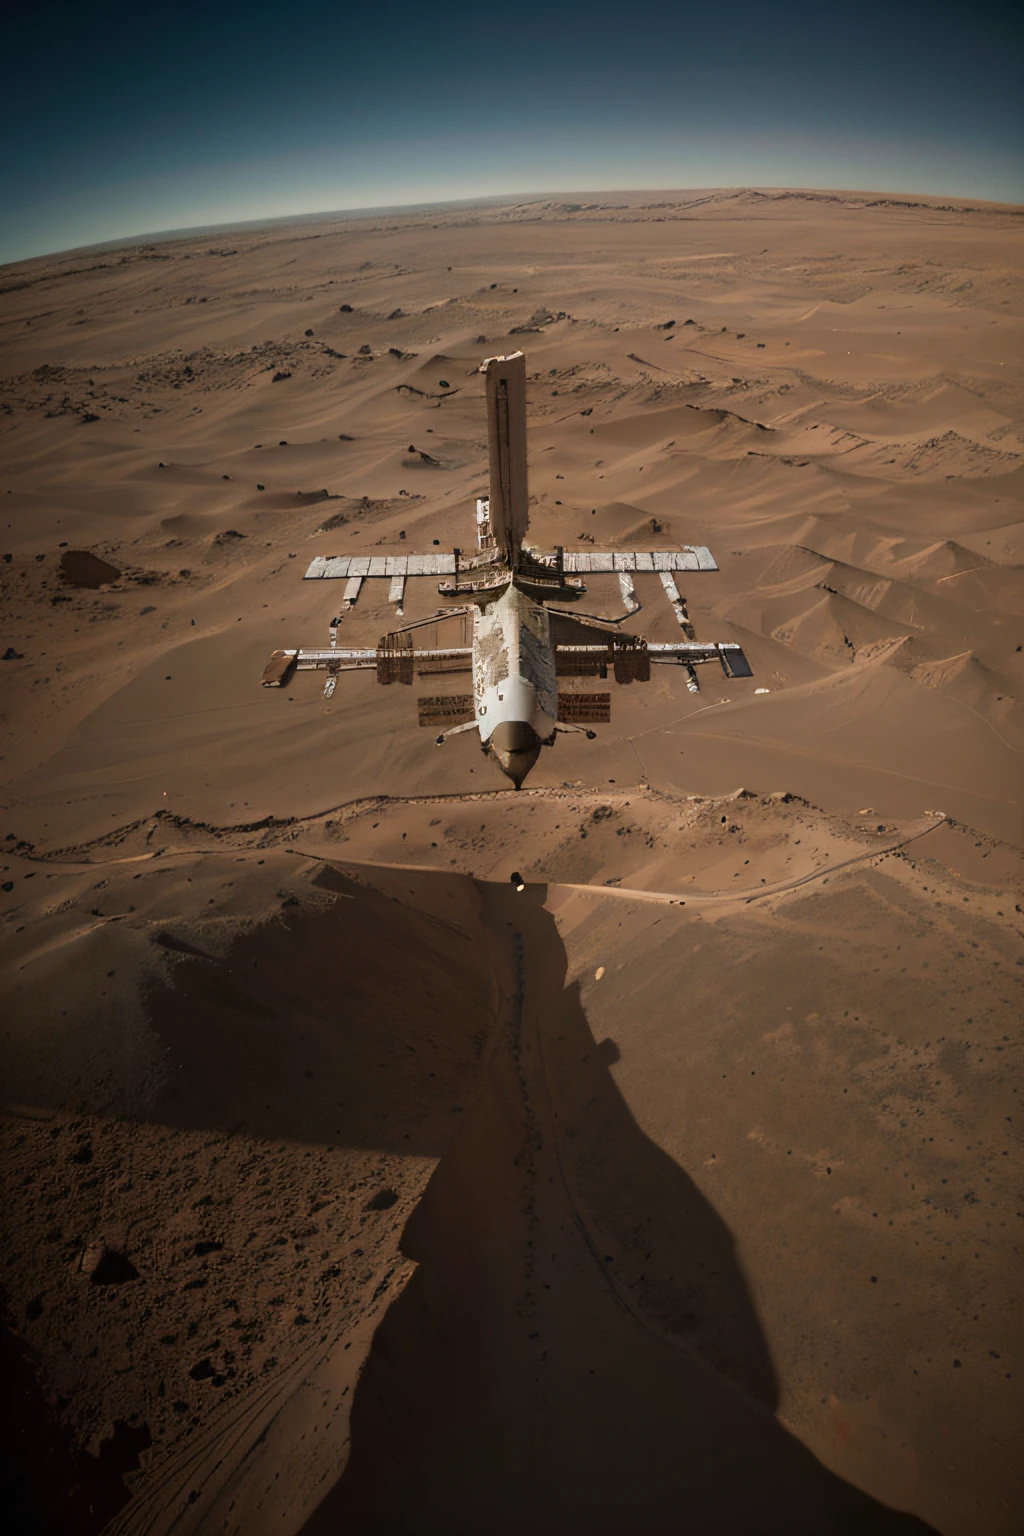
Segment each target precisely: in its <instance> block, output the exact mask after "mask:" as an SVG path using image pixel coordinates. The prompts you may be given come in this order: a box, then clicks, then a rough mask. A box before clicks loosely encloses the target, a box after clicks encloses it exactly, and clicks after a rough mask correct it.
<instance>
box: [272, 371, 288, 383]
mask: <svg viewBox="0 0 1024 1536" xmlns="http://www.w3.org/2000/svg"><path fill="white" fill-rule="evenodd" d="M290 378H291V371H290V369H287V368H278V369H277V371H276V373H275V374H274V377H273V378H272V379H271V381H270V382H271V384H280V382H281V380H282V379H290Z"/></svg>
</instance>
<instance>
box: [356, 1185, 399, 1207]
mask: <svg viewBox="0 0 1024 1536" xmlns="http://www.w3.org/2000/svg"><path fill="white" fill-rule="evenodd" d="M397 1204H398V1196H397V1195H396V1194H395V1192H394V1190H393V1189H379V1190H378V1191H377V1193H376V1194H375V1195H374V1197H373V1199H372V1200H367V1202H366V1204H365V1205H364V1206H363V1210H364V1211H389V1210H390V1209H391V1207H392V1206H393V1205H397Z"/></svg>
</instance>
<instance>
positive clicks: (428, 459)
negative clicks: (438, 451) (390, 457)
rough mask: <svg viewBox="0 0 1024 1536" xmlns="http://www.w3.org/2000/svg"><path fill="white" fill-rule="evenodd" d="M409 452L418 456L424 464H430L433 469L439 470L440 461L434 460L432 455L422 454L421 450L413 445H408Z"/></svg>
mask: <svg viewBox="0 0 1024 1536" xmlns="http://www.w3.org/2000/svg"><path fill="white" fill-rule="evenodd" d="M409 452H410V453H411V454H414V455H418V456H419V458H420V459H421V460H422V462H423V463H424V464H432V465H434V466H435V468H437V469H440V467H441V460H440V459H435V458H434V456H433V455H432V454H429V453H424V451H423V449H422V448H417V447H416V445H415V443H410V444H409Z"/></svg>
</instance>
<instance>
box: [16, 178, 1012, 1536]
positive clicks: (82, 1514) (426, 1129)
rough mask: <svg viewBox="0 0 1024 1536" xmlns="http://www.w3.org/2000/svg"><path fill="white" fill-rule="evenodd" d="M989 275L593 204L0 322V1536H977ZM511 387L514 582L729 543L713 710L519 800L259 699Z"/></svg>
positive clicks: (722, 572)
mask: <svg viewBox="0 0 1024 1536" xmlns="http://www.w3.org/2000/svg"><path fill="white" fill-rule="evenodd" d="M1020 228H1021V213H1020V210H1018V209H1013V208H1006V207H997V206H994V205H985V204H960V203H955V204H954V203H951V202H942V201H941V200H938V199H928V198H920V199H917V198H909V197H908V198H895V197H872V196H869V195H867V194H864V195H853V194H830V193H790V192H775V193H765V192H721V193H674V192H664V193H651V194H629V195H622V196H612V195H610V194H601V195H600V196H597V195H584V194H576V195H574V196H573V197H571V198H566V199H560V200H557V201H553V200H550V199H543V200H534V201H531V202H528V203H518V204H510V205H506V206H502V207H494V208H486V209H480V210H474V211H473V212H472V213H467V212H466V211H465V210H462V211H461V212H458V213H454V212H452V213H445V212H442V211H436V212H433V213H429V214H417V215H414V216H412V215H411V216H401V215H395V216H393V217H387V218H377V219H374V220H362V221H360V220H354V221H352V220H346V221H343V222H342V221H339V222H337V223H336V224H335V223H332V222H331V221H330V220H328V219H318V220H310V221H306V222H296V223H295V224H294V225H290V226H288V227H285V228H282V227H275V228H273V229H269V230H262V231H260V230H255V231H253V230H245V231H232V232H229V233H224V232H220V233H217V234H213V235H208V236H204V237H202V238H199V237H189V238H180V239H175V240H166V241H164V242H162V243H160V244H145V243H140V244H138V245H131V246H125V247H120V248H117V249H109V250H103V249H98V248H97V249H95V250H90V251H83V252H75V253H71V254H70V255H66V256H61V257H53V258H46V259H41V260H38V261H33V262H25V263H22V264H20V265H18V266H13V267H7V268H4V269H2V271H0V349H2V359H0V376H2V380H3V388H2V402H0V403H2V411H3V414H2V417H0V515H2V523H3V527H2V548H0V555H2V557H3V562H4V563H3V564H2V565H0V581H2V584H3V585H2V630H0V655H2V656H3V658H4V659H3V660H2V662H0V681H2V719H3V736H2V743H0V745H2V754H3V756H2V763H0V768H2V776H3V787H2V791H0V803H2V818H0V838H2V839H3V840H4V841H3V844H2V848H3V852H2V857H0V865H2V872H0V884H2V891H0V922H2V927H0V946H2V947H0V967H2V972H0V974H2V986H3V1004H4V1007H3V1014H4V1024H3V1056H2V1066H3V1082H4V1112H3V1117H2V1130H3V1137H2V1153H0V1166H2V1168H3V1176H4V1195H3V1201H4V1230H5V1239H4V1265H3V1274H2V1299H3V1309H4V1333H3V1341H2V1342H3V1351H4V1356H3V1360H4V1367H5V1371H6V1373H7V1379H8V1380H9V1381H10V1382H11V1383H12V1389H11V1390H10V1391H9V1392H8V1394H7V1402H6V1404H5V1410H6V1414H7V1422H6V1424H5V1429H4V1437H3V1438H4V1441H5V1450H6V1452H7V1461H8V1463H9V1467H8V1475H7V1479H6V1480H7V1482H8V1484H9V1487H8V1490H7V1495H6V1498H7V1509H8V1511H9V1512H10V1515H11V1519H12V1521H13V1523H14V1526H15V1528H17V1529H25V1530H38V1531H55V1532H56V1531H61V1532H63V1531H75V1532H99V1531H101V1530H105V1529H106V1530H110V1531H112V1532H117V1533H124V1536H128V1533H143V1532H145V1533H152V1536H157V1533H164V1532H170V1531H172V1530H173V1531H174V1532H175V1533H178V1536H181V1533H198V1532H203V1533H206V1532H211V1533H212V1532H215V1531H216V1532H221V1531H228V1532H238V1533H253V1532H256V1533H260V1532H265V1531H266V1532H269V1531H274V1532H283V1533H288V1532H295V1533H298V1532H304V1533H308V1536H326V1533H328V1532H335V1531H353V1532H361V1531H372V1532H405V1531H413V1530H415V1531H438V1532H440V1531H446V1532H451V1531H460V1532H481V1531H494V1532H509V1533H511V1532H519V1531H522V1530H523V1529H524V1528H531V1527H532V1528H533V1529H536V1530H539V1531H543V1532H548V1531H550V1532H552V1533H554V1532H573V1533H575V1532H580V1533H585V1532H598V1531H606V1532H627V1531H629V1532H634V1531H639V1532H647V1531H651V1532H661V1531H673V1532H676V1531H692V1532H694V1533H705V1532H707V1533H724V1536H727V1533H732V1532H741V1531H742V1532H759V1531H764V1532H797V1531H801V1532H808V1533H811V1532H813V1533H819V1532H829V1531H836V1532H860V1531H865V1532H866V1531H872V1532H874V1531H892V1532H906V1533H910V1532H923V1531H925V1530H933V1531H938V1532H941V1533H943V1536H989V1533H991V1536H1003V1533H1009V1532H1011V1531H1016V1530H1017V1529H1018V1528H1019V1525H1020V1521H1021V1516H1022V1508H1024V1501H1022V1497H1021V1486H1020V1477H1019V1470H1018V1468H1019V1448H1020V1435H1021V1427H1022V1422H1024V1414H1022V1404H1021V1393H1020V1380H1021V1372H1020V1363H1019V1359H1018V1356H1019V1347H1020V1320H1019V1313H1018V1311H1016V1310H1015V1306H1014V1290H1015V1288H1016V1289H1019V1252H1018V1232H1019V1225H1020V1190H1019V1178H1020V1153H1019V1139H1018V1133H1019V1115H1020V1106H1019V1087H1020V1074H1019V1048H1020V1030H1019V1024H1020V1017H1021V986H1020V981H1021V969H1020V967H1021V961H1022V947H1021V925H1022V913H1021V907H1022V905H1024V891H1022V881H1021V864H1020V847H1021V820H1020V789H1021V765H1022V761H1024V712H1022V709H1021V704H1020V693H1021V683H1022V681H1024V650H1022V647H1024V579H1022V572H1021V565H1022V563H1024V514H1022V510H1021V500H1020V493H1021V486H1022V483H1024V458H1022V454H1024V446H1022V434H1024V410H1022V399H1024V383H1022V375H1021V368H1020V362H1019V360H1020V357H1021V354H1022V340H1024V320H1022V312H1024V305H1022V295H1021V287H1020V280H1019V270H1020V249H1021V247H1020ZM518 346H521V347H522V348H523V349H524V351H525V352H526V354H527V364H528V375H529V398H528V408H529V432H530V438H529V469H530V489H531V537H532V538H534V539H535V540H536V542H537V543H538V544H539V545H541V546H543V547H545V548H550V547H553V546H554V545H555V544H563V545H565V546H566V547H567V548H584V549H585V548H589V547H591V544H593V545H595V546H596V547H605V548H651V547H660V548H672V547H676V546H678V545H681V544H687V543H696V544H707V545H709V546H710V547H711V549H712V551H713V553H714V555H715V557H716V559H717V561H718V564H719V567H720V569H719V570H718V571H717V572H713V573H712V572H701V573H696V574H694V575H693V576H692V578H691V577H687V578H685V579H684V578H682V577H680V578H679V585H680V588H681V590H683V591H684V596H685V598H686V601H687V604H688V610H689V614H690V617H691V620H692V622H693V625H694V628H695V631H696V636H697V638H698V639H699V640H718V641H724V640H736V641H739V642H740V643H741V644H742V646H743V648H744V650H745V652H746V654H747V656H748V657H749V659H750V662H751V665H752V667H753V671H754V676H753V678H752V679H750V680H743V679H739V680H737V679H727V678H726V677H725V676H724V675H723V674H722V673H721V671H719V670H718V669H717V667H716V668H715V669H714V672H713V670H712V668H711V667H703V668H701V669H700V682H701V692H700V694H698V695H692V694H690V693H689V692H688V691H687V689H686V687H685V675H684V673H683V672H682V670H681V669H673V668H667V667H665V668H659V669H655V673H654V676H653V677H652V680H651V682H650V683H647V684H639V683H638V684H631V685H629V686H623V687H618V688H616V689H615V690H614V693H613V703H612V720H611V724H610V725H604V726H601V727H600V728H599V729H598V733H597V739H596V740H594V741H588V740H586V739H585V738H584V737H583V736H566V737H560V738H559V740H558V743H557V745H556V746H555V747H554V748H553V749H550V750H545V751H544V752H543V753H542V755H541V758H540V761H539V762H538V764H537V766H536V767H535V768H534V770H533V772H532V774H531V775H530V778H529V780H528V781H527V784H526V786H525V788H524V790H523V791H522V792H521V793H519V794H516V793H514V792H513V791H512V790H511V789H510V788H509V787H508V781H507V780H505V779H503V778H502V776H501V775H500V773H499V772H498V770H497V768H496V767H495V766H494V764H493V762H490V761H488V760H487V759H486V758H484V757H483V756H482V755H481V753H480V751H479V747H478V746H475V745H474V742H473V738H472V737H470V736H463V737H458V738H455V739H453V740H451V741H449V742H448V743H447V744H446V745H445V747H444V749H443V750H441V751H438V750H436V749H435V747H434V745H433V732H432V731H430V730H424V729H421V728H419V727H418V726H417V723H416V718H417V717H416V698H417V694H418V693H420V692H429V691H430V686H429V682H428V684H427V685H426V686H423V685H420V686H419V687H417V688H412V689H410V688H405V687H401V686H397V687H389V688H381V687H379V686H378V685H377V683H376V681H375V678H374V676H373V674H372V673H367V674H356V675H351V676H342V677H341V678H340V679H339V681H338V685H337V688H336V690H335V691H334V693H333V695H332V696H331V697H329V698H325V697H324V695H323V691H322V682H323V680H322V677H318V676H317V675H316V674H303V673H299V674H297V675H296V676H295V677H294V678H293V679H292V681H291V682H290V683H289V684H288V685H287V686H286V687H285V688H284V689H263V688H261V687H260V677H261V673H262V669H263V665H264V663H265V661H266V660H267V657H268V656H269V655H270V653H271V651H272V650H274V649H275V648H278V647H281V646H297V645H307V646H315V645H324V644H326V642H327V634H328V625H329V622H330V620H331V619H332V617H334V616H336V615H337V614H338V612H339V606H340V602H341V592H340V590H338V589H339V588H340V586H341V585H342V584H340V583H337V582H334V583H327V582H317V581H311V582H303V580H302V574H303V572H304V570H305V568H306V566H307V565H308V564H309V561H310V560H311V559H312V558H313V557H314V556H315V555H318V554H355V553H362V554H372V553H379V552H382V551H390V550H397V549H398V547H399V545H400V543H401V547H402V549H403V550H408V551H410V552H412V551H430V550H431V549H432V548H434V545H435V541H436V543H437V545H438V547H440V548H442V549H450V548H451V547H452V546H453V545H460V546H462V547H467V546H469V545H471V543H472V538H473V524H472V509H473V502H474V498H475V497H476V496H477V495H480V494H484V493H486V490H487V452H486V437H485V432H486V425H485V418H484V411H483V391H482V381H481V379H480V376H479V374H478V373H477V372H476V369H477V367H478V365H479V363H480V361H481V360H482V359H483V358H484V357H486V356H488V355H492V354H495V353H499V352H502V351H511V350H513V349H515V348H516V347H518ZM410 445H411V448H410ZM424 455H426V457H424ZM402 533H404V535H405V538H404V540H400V535H401V534H402ZM636 592H637V597H638V599H639V601H640V605H641V606H640V611H639V612H638V614H637V615H636V616H635V617H634V618H633V619H631V620H630V626H629V627H630V628H631V629H633V630H635V631H638V632H640V633H643V634H644V635H646V636H647V637H648V638H649V639H654V640H671V639H675V638H677V637H678V634H679V630H678V625H677V623H676V620H675V618H674V616H673V613H672V610H671V608H670V607H669V605H668V603H667V601H666V599H665V595H664V593H663V591H662V589H661V585H660V583H659V581H658V579H657V577H656V576H654V575H649V576H645V575H638V576H637V578H636ZM587 596H588V602H587V607H588V610H589V611H593V612H599V613H600V612H607V613H612V612H616V613H617V612H620V611H621V599H620V595H619V591H618V587H617V584H616V582H615V578H614V577H611V576H608V577H604V576H596V577H593V578H588V594H587ZM438 604H439V599H438V596H437V592H436V586H432V585H431V583H430V582H428V581H418V582H415V583H413V582H411V583H410V584H409V587H408V589H407V593H406V602H405V617H406V619H407V620H408V619H412V618H418V617H426V616H428V615H430V614H431V613H433V612H434V610H435V609H436V608H437V607H438ZM394 623H395V619H394V610H393V608H392V607H391V606H390V605H389V603H388V583H387V581H383V580H371V581H367V582H366V583H365V585H364V587H363V590H362V593H361V594H360V597H359V600H358V602H357V604H356V605H355V607H354V608H353V609H352V610H351V611H350V612H348V613H346V614H345V615H344V618H343V621H342V628H341V634H342V638H343V641H344V643H345V644H350V645H353V646H373V645H375V644H376V642H377V639H378V637H379V636H380V635H381V634H382V633H383V632H385V631H386V630H388V629H390V628H393V627H394ZM755 689H760V690H766V691H762V692H755ZM513 870H518V871H520V872H521V873H522V875H523V876H524V878H525V881H526V889H525V891H524V892H523V893H522V894H521V895H520V894H517V893H516V892H515V890H514V889H513V888H512V886H511V884H510V883H509V876H510V873H511V872H512V871H513Z"/></svg>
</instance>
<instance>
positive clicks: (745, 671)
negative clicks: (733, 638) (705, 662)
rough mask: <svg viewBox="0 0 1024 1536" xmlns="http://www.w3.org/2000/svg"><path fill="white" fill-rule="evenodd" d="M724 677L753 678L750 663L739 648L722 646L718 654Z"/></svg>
mask: <svg viewBox="0 0 1024 1536" xmlns="http://www.w3.org/2000/svg"><path fill="white" fill-rule="evenodd" d="M718 657H719V660H720V661H721V663H722V671H723V672H724V673H725V675H726V677H753V675H754V673H753V671H752V669H751V666H750V662H749V661H748V660H747V658H746V656H744V654H743V652H742V650H741V649H740V647H739V646H735V647H734V646H731V645H723V646H721V647H720V649H719V652H718Z"/></svg>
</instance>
